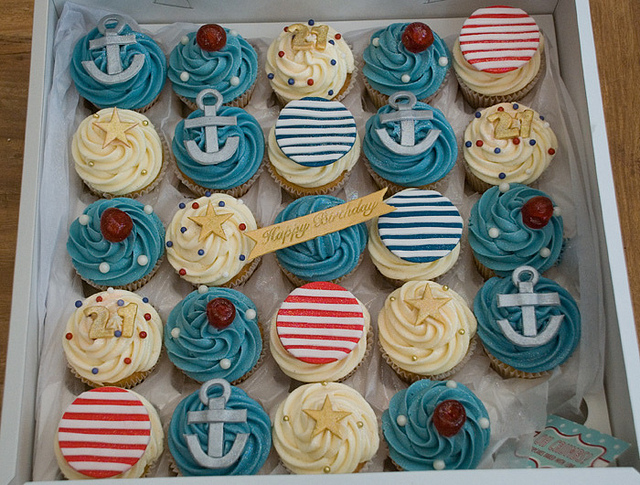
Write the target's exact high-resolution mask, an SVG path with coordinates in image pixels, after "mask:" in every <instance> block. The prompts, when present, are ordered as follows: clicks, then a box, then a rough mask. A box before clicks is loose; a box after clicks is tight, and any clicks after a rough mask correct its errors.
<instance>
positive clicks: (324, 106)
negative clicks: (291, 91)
mask: <svg viewBox="0 0 640 485" xmlns="http://www.w3.org/2000/svg"><path fill="white" fill-rule="evenodd" d="M356 134H357V130H356V120H355V119H353V115H352V114H351V112H350V111H349V110H348V109H347V108H346V107H345V106H344V104H342V103H340V102H339V101H329V100H327V99H322V98H302V99H300V100H296V101H291V102H290V103H289V104H287V105H286V106H285V107H284V108H283V110H282V111H281V112H280V116H279V117H278V121H276V129H275V135H276V142H277V143H278V146H279V147H280V149H281V150H282V152H283V153H284V154H285V155H286V156H287V157H289V158H290V159H291V160H293V161H294V162H296V163H299V164H300V165H303V166H305V167H321V166H323V165H329V164H331V163H333V162H335V161H336V160H338V159H340V158H342V157H344V156H345V155H346V154H347V153H348V152H349V150H351V148H352V147H353V144H354V143H355V141H356Z"/></svg>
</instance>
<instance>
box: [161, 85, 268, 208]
mask: <svg viewBox="0 0 640 485" xmlns="http://www.w3.org/2000/svg"><path fill="white" fill-rule="evenodd" d="M206 96H213V97H214V98H215V100H216V102H215V105H211V106H209V105H206V103H205V97H206ZM196 104H197V105H198V108H199V109H198V110H197V111H194V112H193V113H191V114H190V115H189V116H188V117H187V119H185V120H180V122H179V123H178V124H177V125H176V129H175V134H174V137H173V143H172V149H173V156H174V157H175V160H176V165H177V167H178V177H179V178H180V180H182V182H183V183H184V184H185V185H186V186H187V187H189V188H190V189H191V191H192V192H194V193H195V194H197V195H200V196H202V195H204V194H205V192H206V191H207V190H210V191H216V192H224V193H226V194H229V195H231V196H234V197H241V196H242V195H244V194H245V193H246V192H247V190H249V187H251V185H252V184H253V182H255V181H256V180H257V178H258V175H259V174H260V171H259V169H260V166H261V164H262V158H263V157H264V135H263V134H262V128H260V125H259V124H258V121H257V120H256V119H255V118H254V117H253V116H251V115H250V114H249V113H247V112H246V111H245V110H243V109H241V108H235V107H229V106H222V95H221V94H220V93H219V92H218V91H215V90H213V89H205V90H203V91H201V92H200V94H198V97H197V98H196ZM209 117H215V118H217V121H214V122H213V124H210V122H208V121H207V118H209ZM211 130H213V131H211Z"/></svg>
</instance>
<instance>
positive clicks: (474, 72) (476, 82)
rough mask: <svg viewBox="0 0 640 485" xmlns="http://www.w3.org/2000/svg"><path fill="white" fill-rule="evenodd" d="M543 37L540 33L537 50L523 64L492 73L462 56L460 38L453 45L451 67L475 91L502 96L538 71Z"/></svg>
mask: <svg viewBox="0 0 640 485" xmlns="http://www.w3.org/2000/svg"><path fill="white" fill-rule="evenodd" d="M543 50H544V37H543V36H542V33H540V44H539V46H538V50H537V51H536V53H535V54H534V55H533V57H531V59H530V60H529V62H527V63H526V64H525V65H524V66H522V67H520V68H518V69H515V70H513V71H508V72H502V73H492V72H485V71H479V70H478V69H476V68H475V67H473V66H472V65H471V64H469V63H468V62H467V60H466V59H465V58H464V56H463V54H462V51H461V50H460V40H456V43H455V44H454V46H453V68H454V69H455V71H456V75H457V76H458V78H459V79H460V80H461V81H463V82H464V84H465V85H467V86H468V87H469V88H471V89H472V90H474V91H475V92H476V93H479V94H483V95H485V96H504V95H507V94H511V93H516V92H518V91H520V90H521V89H524V88H525V87H526V86H527V85H528V84H529V83H530V82H531V81H533V80H534V79H535V77H536V75H537V74H538V71H540V67H541V59H542V52H543Z"/></svg>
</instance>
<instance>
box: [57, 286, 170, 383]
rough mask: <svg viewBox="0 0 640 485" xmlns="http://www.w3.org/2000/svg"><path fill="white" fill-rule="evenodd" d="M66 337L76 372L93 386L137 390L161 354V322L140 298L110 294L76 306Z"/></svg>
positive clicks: (124, 292) (64, 344)
mask: <svg viewBox="0 0 640 485" xmlns="http://www.w3.org/2000/svg"><path fill="white" fill-rule="evenodd" d="M75 306H76V310H75V311H74V312H73V314H72V315H71V317H70V318H69V320H68V321H67V326H66V328H65V331H64V335H63V337H62V348H63V350H64V354H65V356H66V358H67V362H68V364H69V367H70V368H71V370H72V372H73V373H74V374H75V375H76V376H77V377H79V378H80V379H82V381H83V382H85V383H87V384H89V385H90V386H92V387H100V386H106V385H112V386H119V387H127V388H129V387H133V386H135V385H136V384H138V383H140V382H141V381H142V380H143V379H144V378H145V377H146V376H147V375H148V374H149V373H150V372H151V370H152V369H153V367H154V366H155V365H156V362H157V361H158V357H160V351H161V350H162V320H161V319H160V316H159V315H158V312H156V310H155V309H154V308H153V307H152V306H151V305H150V304H149V299H148V298H142V297H140V296H138V295H136V294H135V293H131V292H130V291H127V290H114V289H109V290H107V291H103V292H100V293H96V294H95V295H92V296H90V297H89V298H87V299H86V300H84V301H80V300H78V301H76V302H75Z"/></svg>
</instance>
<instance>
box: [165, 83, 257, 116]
mask: <svg viewBox="0 0 640 485" xmlns="http://www.w3.org/2000/svg"><path fill="white" fill-rule="evenodd" d="M256 82H257V78H256V80H255V81H254V82H253V84H252V85H251V86H249V88H248V89H247V90H246V91H245V92H244V93H242V94H241V95H240V96H238V97H237V98H235V99H232V100H231V101H229V102H228V103H224V104H223V105H224V106H232V107H234V108H244V107H245V106H246V105H248V104H249V101H251V96H252V95H253V91H254V90H255V88H256ZM202 89H206V88H202ZM176 96H178V98H179V99H180V101H182V102H183V103H184V104H185V106H186V107H187V108H189V109H190V110H191V111H195V110H197V109H198V105H197V104H196V103H195V101H191V100H190V99H189V98H185V97H184V96H181V95H180V94H176Z"/></svg>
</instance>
